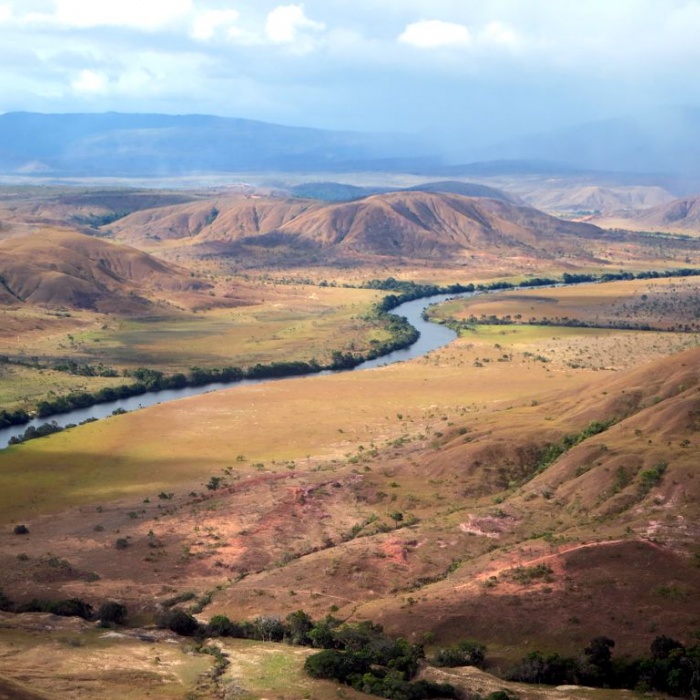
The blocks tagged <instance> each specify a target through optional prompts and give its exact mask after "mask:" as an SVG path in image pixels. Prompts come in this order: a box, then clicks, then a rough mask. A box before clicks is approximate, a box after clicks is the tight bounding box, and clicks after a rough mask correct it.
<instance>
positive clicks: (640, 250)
mask: <svg viewBox="0 0 700 700" xmlns="http://www.w3.org/2000/svg"><path fill="white" fill-rule="evenodd" d="M458 184H460V183H458ZM467 184H469V183H464V184H460V186H459V187H458V186H457V185H455V184H454V183H453V184H446V183H445V182H443V181H441V182H439V183H438V184H435V185H434V186H431V187H427V186H426V188H425V191H423V190H421V189H420V188H417V189H415V190H412V191H399V192H383V193H382V192H379V193H370V194H368V195H367V196H365V197H362V198H360V199H358V200H353V201H344V202H343V201H335V202H330V203H329V202H328V201H324V200H322V199H317V200H315V199H310V198H298V197H293V196H290V195H289V193H288V192H284V193H281V194H276V193H274V192H270V191H268V190H265V189H264V188H262V189H256V188H254V187H252V186H251V188H250V189H249V190H246V191H244V192H224V193H221V192H211V191H204V190H196V191H185V190H182V191H177V192H175V191H166V190H159V191H153V192H149V191H145V190H133V191H123V190H118V191H105V190H103V189H100V188H96V189H85V190H78V191H75V190H72V189H71V190H61V189H60V188H58V189H57V190H51V191H48V192H47V191H43V190H40V191H36V190H32V189H29V190H28V191H18V192H5V196H4V197H3V198H2V201H1V202H0V221H1V222H2V230H0V281H1V283H2V284H1V287H0V294H1V295H2V296H0V303H1V307H0V314H1V316H2V323H0V355H2V362H1V363H0V399H1V400H0V408H1V409H5V410H7V411H15V410H23V411H27V412H32V411H33V410H35V408H36V406H37V405H38V404H39V403H40V402H41V401H45V400H47V399H49V398H55V397H60V396H66V395H69V394H70V393H76V392H84V391H91V392H94V391H99V390H100V389H104V388H114V387H117V386H119V385H121V384H123V383H125V382H128V381H132V380H133V379H134V377H135V376H136V375H135V374H134V373H137V372H139V370H140V369H143V368H147V369H148V370H150V371H153V372H161V373H163V374H164V375H167V376H170V375H174V374H177V373H182V374H187V373H190V372H192V371H193V368H199V369H203V370H216V369H221V368H225V367H237V368H243V369H245V370H247V369H249V368H251V367H255V366H256V365H258V364H264V365H269V364H274V363H277V362H303V363H310V362H313V361H315V362H318V363H321V364H324V365H325V364H326V363H329V362H333V358H334V357H336V358H337V354H336V353H340V354H345V355H347V354H350V355H353V354H354V355H357V356H358V357H359V356H362V355H365V354H367V353H368V352H371V351H372V350H373V349H375V348H376V347H378V346H379V345H380V344H381V343H385V342H387V341H389V340H391V338H392V337H393V336H392V334H393V333H395V329H393V328H392V327H391V326H388V325H387V323H386V320H385V318H384V317H382V316H380V315H378V314H377V306H376V305H377V304H378V303H381V302H382V299H384V298H385V297H386V296H388V295H391V294H394V295H397V294H400V293H401V291H402V290H403V291H406V290H410V289H414V290H415V289H416V288H417V285H437V286H446V285H454V284H460V285H468V284H473V285H477V286H478V285H481V286H482V287H486V288H487V289H489V293H488V294H483V295H476V296H473V297H471V298H466V299H457V300H454V301H448V302H446V303H444V304H441V305H439V306H436V307H432V308H430V309H429V310H428V312H427V316H428V318H429V319H430V320H431V321H433V322H436V323H440V324H444V325H446V326H449V327H450V328H453V329H454V330H455V331H457V333H458V338H457V339H456V340H455V341H453V342H452V343H450V344H449V345H447V346H445V347H443V348H441V349H439V350H435V351H433V352H431V353H429V354H427V355H425V356H423V357H418V358H414V359H412V360H410V361H407V362H400V363H397V364H394V365H391V366H388V367H379V368H375V369H370V370H362V371H358V372H350V373H338V374H324V375H318V376H314V375H312V376H304V377H287V378H280V379H278V380H276V381H274V382H270V383H266V384H260V385H256V386H238V387H233V386H232V387H231V388H230V389H223V390H220V391H217V392H212V393H205V394H201V395H198V396H193V397H190V398H187V399H183V400H180V401H176V402H172V403H164V404H161V405H156V406H151V407H149V408H145V409H142V410H137V411H133V412H130V413H126V414H123V415H114V416H111V417H109V418H106V419H104V420H101V421H98V422H94V423H89V424H86V425H82V426H78V427H75V428H71V429H70V430H66V431H63V432H61V433H57V434H54V435H51V436H47V437H42V438H39V439H35V440H30V441H28V442H26V443H24V444H21V445H14V446H11V447H9V448H6V449H4V450H2V451H0V475H1V477H2V484H3V488H2V490H0V522H1V523H2V527H1V528H0V590H1V591H2V593H3V595H4V596H5V598H6V599H7V600H9V601H11V602H12V605H10V604H9V603H8V604H5V605H4V607H5V609H6V611H5V612H2V613H0V616H1V617H0V697H3V695H2V694H3V693H5V695H6V696H7V697H26V698H30V699H34V698H58V697H63V696H65V695H66V694H67V693H69V694H71V696H74V697H95V695H94V694H93V695H91V694H90V693H91V692H94V688H96V687H99V688H101V689H102V690H101V691H100V692H101V695H100V697H106V698H109V697H132V696H133V697H142V696H143V695H138V694H130V693H134V692H136V691H133V689H129V688H127V687H125V684H124V683H123V681H122V680H121V678H120V674H122V673H124V672H126V671H127V670H128V671H129V672H130V673H132V672H134V673H137V674H138V678H139V679H141V680H140V681H139V683H140V684H141V685H140V688H141V690H140V691H138V692H143V689H148V693H150V695H151V696H152V697H163V698H171V697H172V698H175V697H177V698H180V697H191V698H195V697H197V698H214V697H241V698H254V697H276V698H292V697H294V698H296V697H304V696H306V697H313V698H319V699H324V698H335V697H339V696H340V695H339V693H340V692H341V691H342V693H343V696H344V697H350V698H361V697H370V696H368V695H366V694H363V693H360V692H358V691H356V690H354V689H352V688H349V687H346V688H341V689H340V690H339V689H338V684H337V683H335V682H332V681H328V680H314V679H311V678H310V677H308V676H306V675H305V674H303V672H302V670H301V669H302V666H303V664H304V660H305V658H306V657H307V656H308V655H309V654H310V653H311V651H310V650H309V649H307V648H305V647H300V646H292V645H284V644H277V643H273V642H266V643H262V642H260V641H253V640H250V639H247V640H243V639H233V638H229V637H225V638H221V639H219V640H217V641H216V642H213V641H210V642H206V643H200V648H199V653H195V646H193V645H194V642H192V641H191V640H189V639H187V638H183V637H178V636H177V635H174V634H173V633H172V632H169V631H167V630H158V629H155V627H154V623H155V621H156V620H157V619H158V616H159V615H160V614H161V613H162V612H163V610H169V609H182V610H183V611H187V612H189V613H192V614H194V615H195V616H196V617H197V619H198V620H200V621H201V622H207V621H210V620H211V619H212V618H213V617H215V616H217V615H225V616H227V617H228V618H230V620H235V621H244V620H248V621H250V620H256V619H258V618H260V617H261V616H272V617H274V616H278V617H279V618H280V619H281V620H284V619H285V618H286V616H287V615H290V614H293V613H295V611H298V610H303V611H305V612H306V613H308V615H310V616H311V618H313V619H314V620H322V619H324V618H325V616H327V615H331V616H335V617H337V618H338V619H339V620H342V621H344V622H346V623H350V624H358V623H363V622H364V623H367V622H368V621H371V622H373V623H379V624H381V625H382V626H383V628H384V630H385V631H386V632H388V633H389V634H391V635H394V636H401V637H405V638H406V639H407V640H408V641H409V642H411V643H420V644H423V645H424V646H425V648H426V653H427V657H428V660H430V659H431V658H432V657H433V655H434V654H435V653H436V651H437V650H438V649H439V648H442V647H445V646H447V645H452V644H456V643H458V642H460V641H463V640H477V641H478V642H480V643H482V644H484V645H485V646H486V670H487V671H488V672H489V674H490V675H487V674H483V675H482V676H478V674H479V673H482V672H481V671H479V672H477V671H476V669H474V668H470V669H467V668H462V669H457V670H453V669H442V670H440V669H437V668H435V667H434V666H433V665H432V664H425V665H424V668H423V670H422V672H421V673H422V674H425V677H426V678H428V677H430V678H433V677H434V678H440V679H442V680H444V679H445V678H447V677H448V676H449V682H452V683H454V684H455V685H456V686H457V687H459V688H461V689H462V690H463V691H464V692H466V693H469V692H479V693H489V692H493V691H497V690H499V689H502V688H508V689H509V690H511V691H512V692H514V693H516V694H517V695H518V696H519V697H523V698H530V697H532V698H536V697H544V696H545V695H546V697H552V698H556V697H562V698H563V697H579V696H584V697H590V698H601V700H602V699H603V698H607V697H612V696H615V697H621V696H620V695H618V694H619V693H622V692H624V691H619V690H602V689H598V690H592V689H588V690H585V689H582V690H576V691H566V690H554V689H552V690H546V691H545V690H543V689H542V688H536V687H533V686H526V685H524V684H517V683H515V682H511V681H508V680H502V678H503V677H504V676H505V675H506V674H507V671H508V670H509V669H512V668H513V667H514V665H515V664H517V663H518V661H519V660H520V659H522V658H523V657H524V656H525V655H526V654H528V653H531V652H535V651H541V652H544V653H555V652H556V653H561V654H565V655H577V654H579V655H580V654H581V652H582V649H583V648H584V647H585V646H586V645H587V644H588V643H589V642H590V641H591V639H593V638H595V637H599V636H601V635H607V636H608V637H611V638H612V639H614V640H615V649H614V657H615V658H616V659H621V660H624V659H633V658H639V657H641V656H643V655H644V654H647V653H648V651H649V647H650V644H651V643H652V641H653V640H654V639H655V638H656V637H657V636H659V635H667V636H669V637H672V638H676V639H680V640H682V641H683V642H684V644H686V645H687V646H688V647H690V646H692V644H693V643H694V642H693V640H694V639H695V637H694V635H696V634H697V630H698V629H700V608H699V607H698V603H697V601H698V600H700V568H699V567H698V559H699V557H700V548H699V547H700V545H699V541H700V530H699V529H698V524H697V523H698V517H699V516H700V512H699V510H698V508H699V506H698V504H699V503H700V490H699V489H700V486H699V484H700V482H699V481H698V476H697V464H696V461H697V460H696V455H697V448H698V437H697V436H698V430H699V429H700V424H698V415H700V413H699V412H698V411H699V406H700V404H699V403H698V402H699V397H700V394H698V392H699V391H700V375H699V374H698V366H699V365H700V347H698V344H699V340H700V338H699V336H698V332H700V326H698V323H700V321H699V320H698V308H700V304H699V298H698V287H699V285H700V277H697V276H696V275H695V273H696V271H697V270H698V269H700V248H698V243H697V240H696V239H695V238H694V237H693V236H664V235H653V234H649V233H635V232H634V231H632V230H628V229H625V230H617V229H616V230H614V231H608V230H605V229H603V228H599V227H598V226H596V225H593V223H582V222H578V221H569V220H562V219H559V218H556V217H553V216H550V215H548V214H545V213H542V212H540V211H538V210H535V209H533V208H531V207H530V206H525V205H524V204H523V203H522V200H520V196H519V195H517V194H515V193H513V194H509V193H508V192H505V193H504V196H502V197H501V196H498V197H497V198H494V197H493V195H494V192H495V190H488V189H487V190H483V191H481V193H480V194H475V193H476V192H477V191H478V190H477V189H470V190H469V192H470V193H471V194H462V193H460V192H464V191H467V190H466V189H464V188H465V187H466V185H467ZM484 187H486V186H485V185H484ZM656 194H657V195H658V197H659V198H660V199H665V196H662V195H660V194H658V193H656ZM481 195H484V196H481ZM543 196H544V195H543ZM630 196H631V195H630ZM649 196H650V197H651V196H652V195H651V194H650V195H649ZM654 196H656V195H654ZM644 201H645V204H651V201H650V200H644ZM671 233H673V232H671ZM623 273H627V274H626V275H625V274H623ZM566 275H569V276H572V278H573V279H574V280H577V278H576V277H575V276H576V275H581V276H583V277H586V276H589V277H591V278H594V279H595V281H588V282H586V283H582V284H571V285H568V286H563V287H552V286H549V285H546V284H540V285H537V286H536V287H533V288H529V287H517V288H503V289H499V288H498V287H499V285H501V286H503V287H510V286H517V285H520V284H521V283H523V282H528V281H531V280H533V278H553V279H554V281H560V280H561V279H567V278H566ZM605 275H608V277H607V278H606V277H605ZM402 284H403V286H402ZM411 284H412V285H414V286H413V287H411V286H410V285H411ZM71 363H72V364H71ZM61 365H68V366H69V367H70V368H72V369H71V371H66V370H65V369H62V368H61ZM81 368H82V371H79V370H81ZM85 368H93V369H97V368H99V371H93V372H88V371H87V370H86V369H85ZM102 370H105V371H102ZM20 525H23V526H25V528H26V530H27V532H26V533H21V532H20V533H17V527H18V526H20ZM32 599H37V600H70V599H80V600H82V601H87V602H88V603H89V604H90V605H92V606H93V607H94V608H95V609H98V608H99V607H100V606H101V605H102V604H103V603H104V602H106V601H119V602H120V603H122V604H124V605H126V607H127V609H128V624H127V626H126V627H123V626H117V627H115V628H114V629H111V630H109V629H108V630H107V631H105V630H104V629H101V628H97V627H95V623H94V622H85V621H82V620H80V619H79V618H76V617H57V616H49V615H48V613H46V612H26V613H21V614H20V613H14V612H12V611H13V610H16V609H17V606H21V605H23V604H24V605H27V604H29V603H30V602H31V601H32ZM1 600H4V599H3V598H2V596H0V601H1ZM172 601H176V602H172ZM13 606H14V607H13ZM0 607H1V606H0ZM144 640H147V641H144ZM173 642H174V643H173ZM202 644H204V647H205V648H209V651H208V652H206V654H202V653H201V651H202V648H201V645H202ZM207 645H208V646H207ZM217 645H218V646H217ZM212 647H216V648H217V649H219V650H220V651H221V652H222V653H224V654H227V655H228V659H229V663H228V664H227V665H225V666H224V669H223V670H222V671H221V674H219V675H218V676H212V675H211V673H210V671H211V668H212V664H213V663H215V659H216V658H217V657H216V654H215V653H214V652H212V651H211V648H212ZM212 654H213V655H212ZM42 657H45V658H50V659H51V664H52V666H55V667H56V668H59V669H60V672H58V673H57V674H54V675H53V677H49V674H47V673H46V669H45V668H43V667H42V663H41V658H42ZM82 664H87V665H88V666H89V668H90V670H89V672H88V671H83V670H81V668H82ZM471 671H473V673H471ZM431 674H432V675H431ZM499 677H500V678H499ZM280 678H282V679H284V680H281V679H280ZM287 683H288V685H287ZM91 689H92V690H91ZM225 689H229V690H230V695H222V693H223V692H224V690H225ZM226 692H228V690H226ZM13 693H14V695H13Z"/></svg>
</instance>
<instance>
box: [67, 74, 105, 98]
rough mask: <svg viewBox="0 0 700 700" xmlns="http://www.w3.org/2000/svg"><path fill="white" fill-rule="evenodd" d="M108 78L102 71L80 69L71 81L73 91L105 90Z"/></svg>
mask: <svg viewBox="0 0 700 700" xmlns="http://www.w3.org/2000/svg"><path fill="white" fill-rule="evenodd" d="M108 82H109V80H108V78H107V76H106V75H105V74H104V73H98V72H97V71H94V70H89V69H87V68H86V69H85V70H82V71H80V74H79V75H78V77H77V78H76V79H75V80H74V81H73V82H72V83H71V87H72V88H73V90H74V91H75V92H80V93H87V94H101V93H103V92H106V90H107V84H108Z"/></svg>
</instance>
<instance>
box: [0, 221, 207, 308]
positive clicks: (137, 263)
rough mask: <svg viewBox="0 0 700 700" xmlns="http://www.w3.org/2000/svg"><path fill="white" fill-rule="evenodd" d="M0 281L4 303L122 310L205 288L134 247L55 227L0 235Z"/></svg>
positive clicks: (182, 271) (181, 270)
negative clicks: (12, 234) (17, 235)
mask: <svg viewBox="0 0 700 700" xmlns="http://www.w3.org/2000/svg"><path fill="white" fill-rule="evenodd" d="M0 282H1V283H2V290H1V292H2V301H4V302H5V303H11V304H38V305H44V306H52V307H73V308H82V309H92V310H96V311H105V312H107V311H119V312H125V313H129V312H141V311H144V310H146V309H148V308H149V307H151V306H152V303H153V301H154V300H157V299H166V298H169V297H172V296H173V295H175V296H183V295H184V296H186V295H188V294H192V293H198V292H201V291H204V290H206V289H208V288H210V285H208V284H207V283H203V282H200V281H198V280H195V279H193V278H192V277H190V275H189V274H188V273H187V272H186V271H185V270H183V269H182V268H178V267H175V266H173V265H170V264H168V263H164V262H161V261H159V260H156V259H155V258H153V257H151V256H149V255H147V254H145V253H142V252H140V251H138V250H135V249H134V248H129V247H126V246H122V245H118V244H115V243H110V242H108V241H104V240H101V239H97V238H93V237H90V236H85V235H83V234H80V233H76V232H73V231H67V230H59V229H43V230H41V231H40V232H37V233H35V234H33V235H28V236H20V237H16V238H10V239H7V240H4V241H0Z"/></svg>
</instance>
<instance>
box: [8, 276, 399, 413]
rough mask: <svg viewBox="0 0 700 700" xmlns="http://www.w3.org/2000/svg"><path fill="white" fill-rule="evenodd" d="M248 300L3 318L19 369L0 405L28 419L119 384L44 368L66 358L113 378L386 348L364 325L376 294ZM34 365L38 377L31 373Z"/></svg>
mask: <svg viewBox="0 0 700 700" xmlns="http://www.w3.org/2000/svg"><path fill="white" fill-rule="evenodd" d="M249 293H250V296H251V299H250V301H249V303H247V304H246V305H234V306H233V308H214V309H210V310H203V311H200V312H197V313H185V312H180V313H176V314H170V315H165V316H156V317H146V318H123V317H122V318H117V317H114V316H108V315H97V314H91V313H89V312H86V311H82V312H71V313H70V314H67V315H64V316H57V315H56V314H55V313H54V312H49V311H43V312H42V311H41V310H37V309H29V310H27V309H20V310H15V311H10V310H6V311H5V312H4V314H5V317H6V319H7V321H8V322H7V324H6V326H5V331H4V333H2V337H1V338H0V341H1V343H2V344H1V345H0V347H1V348H2V350H1V354H4V355H6V356H8V357H9V358H10V360H17V361H19V362H21V363H24V364H17V362H14V363H13V362H10V363H5V364H2V365H0V405H1V406H2V407H4V408H8V409H10V408H12V409H14V408H26V409H31V408H32V407H33V406H34V405H35V404H36V402H37V401H38V400H40V399H41V398H44V397H46V396H47V395H48V394H50V393H51V392H53V393H54V394H61V393H67V392H69V391H82V390H85V391H95V390H97V389H100V388H102V387H103V386H114V385H116V384H119V383H123V382H124V381H125V380H124V379H123V378H121V377H116V378H104V377H85V376H74V375H70V374H66V373H62V372H55V371H52V370H51V369H48V368H47V367H50V366H51V365H52V364H53V363H55V362H57V361H60V360H63V359H66V358H68V359H71V360H73V361H75V362H78V363H79V364H87V365H91V366H98V365H103V366H105V367H108V368H113V369H116V370H117V371H118V373H119V374H121V373H122V372H123V371H129V370H134V369H137V368H139V367H148V368H152V369H157V370H160V371H163V372H166V373H176V372H181V371H185V372H186V371H188V370H190V369H191V368H192V367H195V366H196V367H202V368H217V367H224V366H229V365H233V366H239V367H244V368H245V367H248V366H252V365H254V364H256V363H258V362H260V363H268V362H274V361H276V360H280V359H284V360H305V361H308V360H311V359H314V358H315V359H317V360H318V361H319V362H327V361H328V360H329V359H330V355H331V353H332V352H333V351H334V350H341V351H343V352H348V351H356V352H363V351H366V350H367V349H368V348H369V347H370V343H371V341H373V340H378V341H383V340H386V339H387V338H388V334H387V333H386V331H385V330H384V329H383V328H381V327H380V326H379V325H378V324H377V323H376V322H375V321H373V320H371V319H370V318H369V316H370V311H371V308H372V305H373V303H374V302H375V301H376V300H378V299H379V298H380V297H379V294H378V293H377V292H375V291H372V290H364V289H337V288H332V287H330V288H328V287H326V288H324V287H316V286H313V287H312V286H303V285H302V286H288V285H269V286H268V285H260V286H258V287H256V288H255V289H254V290H249ZM0 333H1V332H0ZM35 362H36V363H38V364H39V365H40V366H41V368H36V367H32V366H31V365H32V364H33V363H35Z"/></svg>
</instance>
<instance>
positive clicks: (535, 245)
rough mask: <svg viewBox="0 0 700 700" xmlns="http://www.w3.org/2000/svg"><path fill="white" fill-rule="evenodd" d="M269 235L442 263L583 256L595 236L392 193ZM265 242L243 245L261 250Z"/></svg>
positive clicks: (510, 211) (493, 203) (474, 204)
mask: <svg viewBox="0 0 700 700" xmlns="http://www.w3.org/2000/svg"><path fill="white" fill-rule="evenodd" d="M274 235H275V236H277V237H278V238H279V239H280V240H281V241H285V240H286V241H290V242H292V243H293V244H294V245H307V246H316V247H319V248H321V249H334V250H335V251H336V252H338V253H341V254H342V253H349V254H370V255H392V256H396V255H400V256H408V257H417V258H423V259H424V258H445V257H448V258H449V256H459V255H469V254H494V253H502V254H507V255H517V254H526V255H531V256H534V257H539V258H541V257H551V256H554V255H557V254H559V252H560V251H563V250H566V251H568V252H573V251H575V252H576V253H577V254H579V255H585V245H584V241H585V240H586V239H587V238H596V237H599V236H600V235H601V232H600V230H599V229H597V228H596V227H594V226H589V225H585V224H574V223H569V222H564V221H561V220H559V219H555V218H554V217H550V216H547V215H546V214H543V213H541V212H538V211H537V210H535V209H531V208H529V207H520V206H516V205H514V204H511V203H508V202H503V201H497V200H493V199H484V198H474V197H464V196H462V195H458V194H446V193H435V192H422V191H417V192H395V193H390V194H385V195H375V196H373V197H368V198H366V199H363V200H360V201H358V202H351V203H346V204H336V205H331V206H328V207H324V208H322V209H316V210H314V211H309V212H306V213H304V214H302V215H301V216H298V217H295V218H294V219H292V220H291V221H289V222H287V223H285V224H284V225H282V226H280V227H279V228H278V229H277V230H276V231H275V232H274ZM264 239H265V236H264V235H263V236H259V237H257V238H256V239H248V241H250V242H253V240H255V241H256V242H260V243H264Z"/></svg>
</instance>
